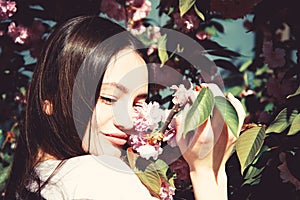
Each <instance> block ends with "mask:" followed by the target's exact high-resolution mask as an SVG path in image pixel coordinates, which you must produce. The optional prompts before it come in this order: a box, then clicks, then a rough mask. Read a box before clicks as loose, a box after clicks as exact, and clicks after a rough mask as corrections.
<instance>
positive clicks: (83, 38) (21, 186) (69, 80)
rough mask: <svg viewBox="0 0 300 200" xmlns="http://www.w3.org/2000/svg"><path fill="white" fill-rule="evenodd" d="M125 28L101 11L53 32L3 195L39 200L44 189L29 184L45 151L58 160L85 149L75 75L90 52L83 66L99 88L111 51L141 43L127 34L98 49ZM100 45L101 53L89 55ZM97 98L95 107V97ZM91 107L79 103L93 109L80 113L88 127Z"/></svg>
mask: <svg viewBox="0 0 300 200" xmlns="http://www.w3.org/2000/svg"><path fill="white" fill-rule="evenodd" d="M124 31H125V30H124V29H123V28H122V27H121V26H119V25H117V24H115V23H113V22H111V21H110V20H107V19H103V18H100V17H97V16H80V17H76V18H73V19H71V20H68V21H67V22H65V23H64V24H62V25H61V26H59V27H58V28H57V29H56V30H55V31H54V32H53V33H52V34H51V35H50V37H49V38H48V41H47V43H46V46H45V47H44V49H43V51H42V53H41V57H40V59H39V61H38V63H37V66H36V69H35V71H34V74H33V77H32V82H31V84H30V88H29V90H28V99H27V108H26V118H25V124H24V131H23V132H22V133H21V135H20V137H19V138H18V143H17V149H16V152H15V155H14V162H13V165H12V169H11V174H10V178H9V181H8V184H7V187H6V192H5V198H4V199H9V200H11V199H34V198H39V199H41V196H40V190H41V188H40V189H39V190H38V191H36V192H34V193H32V192H30V191H28V189H27V188H26V187H28V185H29V184H30V183H31V182H32V181H37V182H38V183H39V182H40V181H39V178H38V176H37V175H36V173H35V172H34V167H35V165H36V164H37V163H38V162H39V161H40V160H39V159H42V158H43V154H49V155H51V156H53V157H54V158H56V159H59V160H66V159H68V158H71V157H74V156H80V155H84V154H87V152H85V151H84V150H83V148H82V140H81V139H82V138H80V136H79V135H83V133H78V130H79V131H84V128H83V129H80V128H79V129H78V127H76V126H75V123H77V122H76V119H74V116H73V110H74V108H72V103H74V102H72V94H73V93H74V91H73V90H74V84H75V79H76V75H77V73H78V71H79V70H80V67H81V66H82V63H83V62H85V59H86V58H87V57H89V60H90V61H89V62H91V63H92V65H85V67H86V68H87V69H85V70H86V72H87V73H88V74H94V77H93V78H97V79H98V80H97V83H98V86H97V90H99V89H100V87H101V82H102V78H103V74H104V72H105V68H106V66H107V64H108V62H109V60H110V59H111V58H112V56H113V55H115V54H116V53H117V52H118V51H120V50H121V49H124V48H126V47H132V48H134V49H137V47H139V45H140V43H139V42H138V41H137V40H136V39H135V38H134V37H133V36H132V35H130V34H129V33H127V34H123V35H122V39H121V40H119V41H115V42H116V43H117V44H118V45H116V44H114V42H113V41H111V42H109V43H107V44H106V45H105V46H103V47H101V48H98V47H99V44H101V43H102V42H103V41H105V40H106V39H108V38H110V37H111V36H113V35H116V34H119V33H122V32H124ZM96 49H97V54H92V55H93V56H92V57H91V56H89V55H91V52H93V51H95V50H96ZM91 59H92V61H91ZM99 69H100V71H99ZM95 74H96V75H97V76H95ZM99 75H100V76H99ZM99 79H100V80H99ZM80 87H81V88H80V91H81V92H82V91H87V90H88V88H85V87H86V86H85V85H84V84H82V85H81V86H80ZM94 95H95V94H94ZM96 95H97V94H96ZM78 96H79V98H78V99H79V100H78V99H77V100H78V101H82V102H91V101H90V100H87V99H84V98H85V97H86V96H85V95H84V93H81V94H80V95H78ZM46 100H47V101H49V102H51V105H52V107H53V113H51V114H50V115H49V114H46V113H45V110H43V105H44V103H45V101H46ZM93 103H94V105H93V106H95V101H93ZM90 106H91V105H89V104H87V105H84V106H83V107H82V108H76V109H77V111H76V112H80V111H81V110H90V112H88V115H87V116H86V117H83V118H81V120H82V122H81V123H82V124H83V125H84V126H83V127H86V124H87V122H88V119H89V117H90V116H89V115H90V114H91V112H92V110H91V108H90ZM76 109H75V110H76ZM85 113H86V112H85ZM74 120H75V121H74ZM32 195H33V196H34V198H33V196H32Z"/></svg>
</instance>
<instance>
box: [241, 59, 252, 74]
mask: <svg viewBox="0 0 300 200" xmlns="http://www.w3.org/2000/svg"><path fill="white" fill-rule="evenodd" d="M251 64H252V59H250V60H247V61H246V62H244V63H243V64H242V65H241V67H240V69H239V71H240V72H243V71H245V70H246V69H247V68H248V67H249V66H250V65H251Z"/></svg>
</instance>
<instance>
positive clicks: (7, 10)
mask: <svg viewBox="0 0 300 200" xmlns="http://www.w3.org/2000/svg"><path fill="white" fill-rule="evenodd" d="M15 12H17V7H16V2H15V1H5V0H0V20H5V19H8V18H9V17H11V16H13V14H14V13H15Z"/></svg>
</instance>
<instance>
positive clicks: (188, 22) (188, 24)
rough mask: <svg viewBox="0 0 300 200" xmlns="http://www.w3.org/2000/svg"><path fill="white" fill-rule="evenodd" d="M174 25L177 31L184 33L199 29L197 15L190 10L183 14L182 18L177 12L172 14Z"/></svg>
mask: <svg viewBox="0 0 300 200" xmlns="http://www.w3.org/2000/svg"><path fill="white" fill-rule="evenodd" d="M172 17H173V19H174V24H175V25H176V27H175V28H176V29H177V30H181V31H182V32H184V33H188V32H191V31H194V30H196V29H197V28H198V27H199V24H200V19H199V17H198V16H197V14H196V13H195V12H194V11H193V10H192V9H191V11H189V12H187V13H186V14H184V15H183V16H182V17H181V16H180V13H179V12H174V13H173V15H172Z"/></svg>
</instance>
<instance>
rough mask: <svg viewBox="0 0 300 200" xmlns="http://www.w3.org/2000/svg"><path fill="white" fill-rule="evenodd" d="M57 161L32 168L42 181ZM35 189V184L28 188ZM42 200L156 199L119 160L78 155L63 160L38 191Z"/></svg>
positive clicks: (49, 161) (46, 162)
mask: <svg viewBox="0 0 300 200" xmlns="http://www.w3.org/2000/svg"><path fill="white" fill-rule="evenodd" d="M60 162H61V161H60V160H46V161H43V162H41V163H39V164H38V165H37V166H36V168H35V169H36V172H37V174H38V175H39V177H40V179H41V180H42V181H45V180H47V178H48V177H49V176H50V175H51V174H52V172H53V171H54V170H55V168H56V167H57V166H58V164H59V163H60ZM29 188H30V190H31V191H36V190H37V185H36V184H31V185H30V186H29ZM41 195H42V196H43V198H45V199H49V200H51V199H53V200H59V199H64V200H68V199H77V200H79V199H90V200H91V199H101V200H106V199H108V200H125V199H128V200H134V199H136V200H141V199H145V200H146V199H152V200H153V199H156V198H154V197H152V196H151V195H150V193H149V191H148V190H147V188H146V187H145V186H144V185H143V184H142V183H141V182H140V180H139V179H138V177H137V176H136V175H135V174H134V173H133V171H132V170H131V169H130V168H129V166H127V165H126V164H125V163H124V162H123V161H122V160H121V159H119V158H116V157H112V156H104V155H102V156H92V155H85V156H78V157H74V158H70V159H69V160H67V161H66V162H65V163H64V164H63V165H62V166H61V167H60V168H59V170H58V171H57V173H56V174H55V175H54V176H53V177H52V178H51V179H50V182H49V183H48V184H47V185H46V186H45V187H44V188H43V189H42V191H41Z"/></svg>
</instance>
